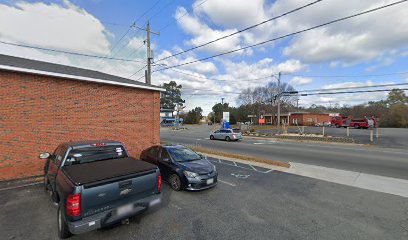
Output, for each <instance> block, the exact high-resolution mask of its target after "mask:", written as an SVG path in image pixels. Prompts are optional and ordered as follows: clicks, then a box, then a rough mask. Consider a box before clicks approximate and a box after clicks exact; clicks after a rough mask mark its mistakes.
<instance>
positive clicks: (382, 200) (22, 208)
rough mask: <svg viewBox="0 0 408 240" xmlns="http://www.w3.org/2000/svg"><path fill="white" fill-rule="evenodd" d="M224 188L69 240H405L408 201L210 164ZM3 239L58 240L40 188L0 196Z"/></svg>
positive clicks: (165, 199)
mask: <svg viewBox="0 0 408 240" xmlns="http://www.w3.org/2000/svg"><path fill="white" fill-rule="evenodd" d="M211 161H213V162H214V164H215V165H216V166H217V169H218V172H219V182H218V185H217V186H216V187H215V188H212V189H209V190H205V191H201V192H185V191H183V192H174V191H172V190H171V189H170V187H169V186H168V185H167V184H164V186H163V190H162V204H161V205H160V206H159V207H158V208H155V209H150V210H149V211H147V212H145V213H143V214H141V215H139V216H136V217H134V218H132V219H131V221H130V223H129V224H128V225H116V226H112V227H109V228H105V229H102V230H97V231H93V232H90V233H86V234H83V235H78V236H74V237H73V238H72V239H98V240H99V239H407V238H408V199H407V198H402V197H397V196H393V195H389V194H384V193H377V192H373V191H368V190H362V189H358V188H353V187H348V186H343V185H339V184H334V183H329V182H324V181H320V180H316V179H311V178H306V177H300V176H296V175H291V174H286V173H282V172H277V171H270V170H268V169H263V168H259V167H252V166H250V165H245V164H239V163H237V164H235V163H234V162H229V161H219V160H217V159H211ZM0 213H1V214H0V239H57V231H56V229H57V226H56V207H54V206H53V204H52V203H51V202H50V200H49V198H48V196H47V194H46V193H45V192H44V191H43V190H42V187H41V185H37V186H31V187H26V188H19V189H14V190H6V191H1V192H0Z"/></svg>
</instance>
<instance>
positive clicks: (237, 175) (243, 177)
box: [231, 173, 251, 179]
mask: <svg viewBox="0 0 408 240" xmlns="http://www.w3.org/2000/svg"><path fill="white" fill-rule="evenodd" d="M231 175H232V176H234V177H236V178H241V179H247V178H248V177H249V176H251V175H244V174H235V173H231Z"/></svg>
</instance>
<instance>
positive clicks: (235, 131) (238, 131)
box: [232, 129, 241, 133]
mask: <svg viewBox="0 0 408 240" xmlns="http://www.w3.org/2000/svg"><path fill="white" fill-rule="evenodd" d="M232 131H233V132H234V133H240V132H241V130H240V129H233V130H232Z"/></svg>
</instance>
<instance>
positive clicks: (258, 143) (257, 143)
mask: <svg viewBox="0 0 408 240" xmlns="http://www.w3.org/2000/svg"><path fill="white" fill-rule="evenodd" d="M254 144H255V145H262V144H265V143H260V142H256V143H254Z"/></svg>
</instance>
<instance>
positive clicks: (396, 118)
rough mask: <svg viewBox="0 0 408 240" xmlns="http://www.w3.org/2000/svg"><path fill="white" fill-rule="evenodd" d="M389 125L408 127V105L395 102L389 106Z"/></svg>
mask: <svg viewBox="0 0 408 240" xmlns="http://www.w3.org/2000/svg"><path fill="white" fill-rule="evenodd" d="M390 116H391V125H392V126H393V127H405V128H406V127H408V106H407V105H405V104H395V105H393V106H392V107H391V108H390Z"/></svg>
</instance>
